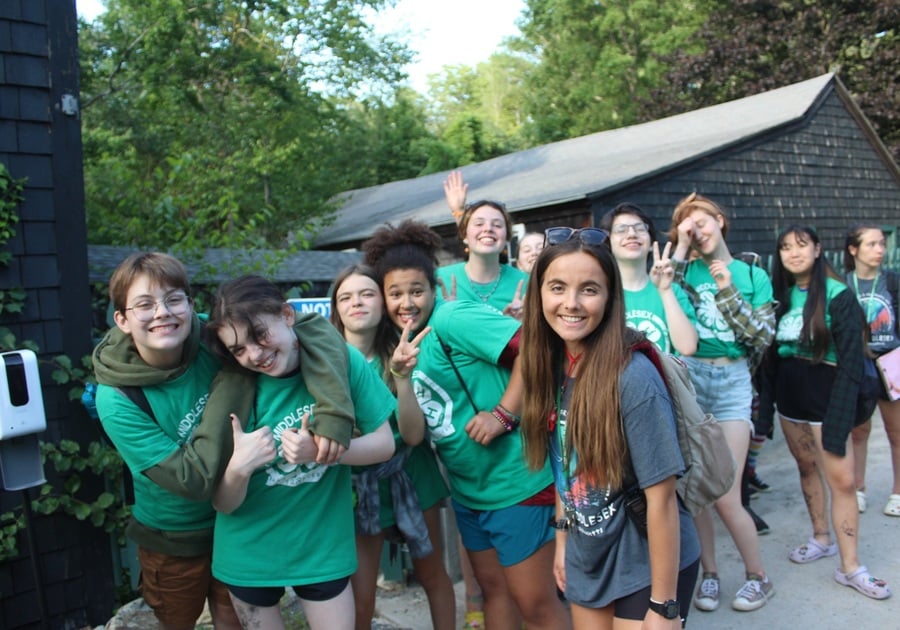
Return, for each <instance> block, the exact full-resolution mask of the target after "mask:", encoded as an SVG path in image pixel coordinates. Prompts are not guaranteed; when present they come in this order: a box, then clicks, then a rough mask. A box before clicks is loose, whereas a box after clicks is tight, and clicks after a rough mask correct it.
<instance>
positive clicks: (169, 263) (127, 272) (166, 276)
mask: <svg viewBox="0 0 900 630" xmlns="http://www.w3.org/2000/svg"><path fill="white" fill-rule="evenodd" d="M141 275H146V276H148V277H149V278H150V281H151V282H153V283H156V284H158V285H159V286H165V287H171V288H173V289H181V290H183V291H184V292H185V293H186V294H187V295H188V297H190V295H191V283H190V282H189V281H188V275H187V270H186V269H185V268H184V265H182V264H181V261H180V260H178V259H177V258H175V257H174V256H170V255H169V254H164V253H162V252H138V253H136V254H132V255H131V256H129V257H128V258H126V259H125V260H123V261H122V262H121V263H119V266H118V267H116V270H115V271H114V272H113V274H112V277H111V278H110V279H109V299H110V302H112V305H113V308H114V309H115V310H117V311H119V312H120V313H122V314H124V313H125V308H126V306H125V303H126V302H127V300H128V290H129V289H131V285H132V284H134V281H135V278H137V277H138V276H141Z"/></svg>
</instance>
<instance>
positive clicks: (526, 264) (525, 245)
mask: <svg viewBox="0 0 900 630" xmlns="http://www.w3.org/2000/svg"><path fill="white" fill-rule="evenodd" d="M542 249H544V235H543V234H540V233H538V232H528V233H527V234H526V235H525V236H523V237H522V240H521V241H519V251H518V252H516V268H518V270H519V271H521V272H523V273H531V270H532V269H533V268H534V262H535V261H536V260H537V257H538V256H539V255H540V253H541V250H542Z"/></svg>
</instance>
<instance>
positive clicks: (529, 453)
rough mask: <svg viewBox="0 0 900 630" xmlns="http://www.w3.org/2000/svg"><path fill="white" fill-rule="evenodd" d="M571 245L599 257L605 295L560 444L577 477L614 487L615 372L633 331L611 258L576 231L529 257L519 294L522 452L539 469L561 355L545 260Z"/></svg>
mask: <svg viewBox="0 0 900 630" xmlns="http://www.w3.org/2000/svg"><path fill="white" fill-rule="evenodd" d="M575 252H584V253H586V254H588V255H589V256H592V257H593V258H594V259H596V260H597V262H598V263H599V264H600V268H601V269H602V270H603V273H604V274H605V275H606V279H607V284H608V288H609V299H608V300H607V303H606V308H605V311H604V313H603V319H602V321H601V322H600V325H599V326H597V328H596V329H595V330H593V331H592V332H591V333H590V334H589V335H588V336H587V337H586V338H585V339H584V355H583V358H582V359H581V367H580V370H579V373H578V378H577V379H576V380H575V386H574V388H573V390H572V399H571V403H570V405H569V411H568V420H567V427H568V431H567V432H566V436H567V440H566V442H567V443H566V444H564V445H562V448H564V449H566V450H567V451H569V452H572V451H574V452H575V453H577V455H578V464H577V467H576V469H575V474H576V475H581V476H584V477H585V478H586V479H587V480H588V481H589V482H590V483H592V484H594V485H601V484H609V485H610V486H612V487H614V488H619V487H621V486H622V484H623V481H624V477H625V470H624V468H625V462H626V461H627V455H626V454H627V443H626V441H625V430H624V426H623V423H622V413H621V408H620V401H619V377H620V375H621V373H622V370H623V369H624V367H625V365H626V364H627V363H628V361H629V360H630V359H631V351H632V347H633V346H634V344H635V343H636V342H637V341H638V340H639V339H640V335H639V334H638V333H635V332H634V331H632V330H631V329H629V328H627V327H626V326H625V307H624V298H623V294H622V281H621V279H620V277H619V271H618V268H617V267H616V261H615V259H614V258H613V256H612V253H611V252H610V250H609V248H608V247H606V246H605V245H589V244H586V243H583V242H581V241H580V240H579V239H578V238H577V237H576V238H572V239H570V240H568V241H565V242H563V243H560V244H558V245H548V246H546V247H544V250H543V251H542V252H541V254H540V256H539V257H538V259H537V262H535V265H534V269H533V270H532V273H531V279H530V281H529V284H528V292H527V293H526V294H525V307H524V311H525V319H524V321H523V324H522V350H521V357H522V375H523V378H524V390H525V396H524V400H523V407H522V425H521V430H522V439H523V441H524V448H525V458H526V460H527V462H528V465H529V467H530V468H532V469H539V468H540V467H542V466H543V465H544V463H545V462H546V459H547V452H548V447H549V432H548V418H549V417H550V415H551V413H554V412H556V399H557V392H558V391H559V387H560V386H561V385H562V380H561V379H562V370H561V368H562V366H563V363H564V361H565V353H564V349H565V345H564V343H563V341H562V340H561V339H560V338H559V336H557V334H556V333H555V332H554V331H553V329H552V328H551V327H550V325H549V324H548V323H547V320H546V319H545V318H544V313H543V304H542V298H541V286H542V285H543V282H544V275H545V274H546V272H547V268H548V267H549V266H550V263H552V262H553V261H554V260H556V259H557V258H559V257H561V256H565V255H566V254H572V253H575Z"/></svg>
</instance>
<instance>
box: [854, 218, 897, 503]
mask: <svg viewBox="0 0 900 630" xmlns="http://www.w3.org/2000/svg"><path fill="white" fill-rule="evenodd" d="M886 252H887V241H886V240H885V237H884V232H882V231H881V228H880V227H879V226H878V225H875V224H871V223H864V224H860V225H855V226H853V227H852V228H851V229H850V231H849V232H848V233H847V239H846V242H845V245H844V270H845V271H846V280H847V284H848V285H849V286H850V287H851V288H852V289H853V292H854V293H855V294H856V299H857V300H859V303H860V304H861V305H862V308H863V311H864V312H865V314H866V322H867V323H868V325H869V333H870V342H869V350H871V351H872V352H873V353H874V354H875V355H876V356H879V355H882V354H886V353H888V352H890V351H891V350H894V349H895V348H897V347H898V346H900V312H898V311H900V297H898V295H900V288H898V285H900V274H898V273H897V272H896V271H892V270H890V269H886V268H884V267H883V263H884V255H885V253H886ZM878 410H879V411H880V412H881V419H882V422H883V423H884V430H885V432H886V433H887V436H888V442H889V443H890V446H891V462H892V467H893V473H894V475H893V485H892V486H891V494H890V496H889V497H888V501H887V504H886V505H885V506H884V513H885V514H886V515H887V516H900V400H893V401H892V400H891V399H890V398H889V397H888V396H887V392H883V393H882V397H881V398H880V399H879V400H878ZM871 432H872V422H871V419H870V420H869V421H868V422H865V423H863V424H861V425H860V426H858V427H856V428H855V429H853V433H852V436H853V455H854V457H855V458H856V489H857V490H856V497H857V503H858V509H859V511H860V512H864V511H865V510H866V457H867V455H868V441H869V434H870V433H871Z"/></svg>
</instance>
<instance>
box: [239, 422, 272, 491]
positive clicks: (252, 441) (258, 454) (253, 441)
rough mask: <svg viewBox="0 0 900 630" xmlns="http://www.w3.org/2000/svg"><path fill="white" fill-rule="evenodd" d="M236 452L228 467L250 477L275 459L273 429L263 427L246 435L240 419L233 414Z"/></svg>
mask: <svg viewBox="0 0 900 630" xmlns="http://www.w3.org/2000/svg"><path fill="white" fill-rule="evenodd" d="M231 432H232V437H233V439H234V451H233V452H232V454H231V461H230V462H229V464H228V466H229V467H231V468H233V469H234V470H236V471H241V472H243V473H244V474H245V475H247V476H249V475H250V474H251V473H252V472H253V471H254V470H256V469H257V468H260V467H262V466H265V465H266V464H268V463H269V462H271V461H272V460H274V459H275V454H276V453H275V438H274V437H272V429H270V428H269V427H262V428H259V429H257V430H256V431H251V432H250V433H245V432H244V428H243V426H242V425H241V421H240V419H239V418H238V417H237V416H236V415H234V414H231Z"/></svg>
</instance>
